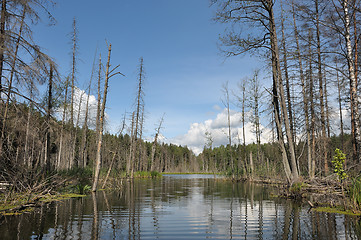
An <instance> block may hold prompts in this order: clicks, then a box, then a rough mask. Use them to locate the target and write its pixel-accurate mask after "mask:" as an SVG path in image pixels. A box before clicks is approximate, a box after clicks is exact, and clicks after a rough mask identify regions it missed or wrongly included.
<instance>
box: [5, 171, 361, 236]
mask: <svg viewBox="0 0 361 240" xmlns="http://www.w3.org/2000/svg"><path fill="white" fill-rule="evenodd" d="M360 236H361V222H360V219H359V218H355V217H349V216H343V215H337V214H327V213H316V212H310V213H308V208H307V207H303V206H301V205H299V204H297V203H294V202H292V201H274V200H272V199H270V196H269V190H268V189H267V188H266V187H264V186H257V185H253V184H244V183H237V184H235V183H230V182H226V181H224V180H222V179H214V178H213V177H212V176H211V177H209V176H208V177H207V178H199V176H198V177H195V176H176V177H170V176H168V177H164V178H163V179H156V180H148V179H138V180H134V181H129V182H124V183H123V188H122V190H121V191H113V192H98V193H97V194H92V195H90V196H88V197H86V198H79V199H71V200H67V201H63V202H56V203H51V204H48V205H44V206H42V207H41V208H40V209H38V211H36V212H34V213H31V214H25V215H21V216H3V217H2V218H1V220H0V239H207V238H209V239H359V237H360Z"/></svg>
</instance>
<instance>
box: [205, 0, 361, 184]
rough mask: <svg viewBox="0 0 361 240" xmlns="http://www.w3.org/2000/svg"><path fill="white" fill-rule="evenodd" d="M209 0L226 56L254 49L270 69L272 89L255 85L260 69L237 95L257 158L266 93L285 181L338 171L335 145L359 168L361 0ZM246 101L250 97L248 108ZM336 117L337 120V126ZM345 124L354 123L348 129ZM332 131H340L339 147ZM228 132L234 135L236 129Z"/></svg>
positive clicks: (247, 161)
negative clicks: (252, 135) (247, 117)
mask: <svg viewBox="0 0 361 240" xmlns="http://www.w3.org/2000/svg"><path fill="white" fill-rule="evenodd" d="M211 2H212V4H213V7H214V8H216V9H217V11H216V13H215V15H214V21H216V22H219V23H222V24H224V26H225V27H226V30H225V32H224V33H223V34H222V36H221V38H220V46H221V51H222V53H223V54H224V55H225V56H227V57H234V56H238V55H243V54H246V53H247V54H252V55H257V56H259V57H260V58H263V59H265V62H266V63H267V66H268V69H269V78H268V79H269V82H270V83H271V84H269V85H271V87H270V88H267V89H264V87H263V89H262V87H261V88H260V87H259V86H257V85H258V84H259V80H258V79H257V78H258V72H257V71H256V72H255V74H254V76H251V77H249V78H248V79H247V80H246V81H242V82H241V83H240V88H239V89H238V90H237V91H236V94H235V95H236V96H235V97H236V99H237V102H238V106H239V109H240V111H241V112H242V115H243V116H244V114H245V112H247V111H250V112H251V115H252V120H251V121H252V123H253V126H254V127H253V128H254V133H255V134H256V136H257V137H256V139H257V140H256V145H257V146H258V147H257V148H258V150H257V153H256V159H258V160H257V161H259V159H261V158H262V159H267V157H264V156H265V155H266V154H265V153H264V152H262V149H261V144H260V141H259V134H260V128H259V126H260V120H259V119H260V117H262V116H264V113H263V114H262V112H261V111H260V109H258V108H260V106H261V104H262V100H261V99H265V98H266V97H268V99H269V102H271V103H272V104H271V109H268V112H267V115H268V116H272V117H271V119H270V122H271V124H270V125H271V126H272V129H273V135H274V142H277V143H278V144H276V145H275V148H274V151H277V154H279V160H278V161H279V162H278V163H281V166H282V168H283V170H282V171H281V172H280V173H283V174H284V175H285V177H286V179H287V180H288V182H294V181H297V179H298V178H299V177H300V175H303V176H304V177H308V178H311V179H312V178H314V177H316V176H328V175H329V174H331V173H333V167H332V163H331V162H332V159H333V155H334V150H335V148H339V149H341V150H342V151H344V152H345V153H347V155H348V158H347V161H346V168H347V169H348V170H350V171H353V172H354V173H356V174H358V173H359V171H360V161H361V153H360V146H361V145H360V144H361V136H360V117H359V111H360V106H359V94H360V89H359V87H358V72H359V69H360V67H359V65H360V60H359V59H360V58H359V55H360V53H359V46H358V45H359V39H360V31H359V26H360V21H361V14H360V13H361V12H360V1H358V0H331V1H325V0H306V1H297V0H279V1H273V0H260V1H247V0H244V1H243V0H240V1H234V0H212V1H211ZM245 85H246V86H247V87H244V86H245ZM225 89H226V88H225ZM245 89H247V91H248V94H245ZM262 94H263V95H262ZM247 95H248V96H247ZM245 96H246V97H245ZM262 96H263V97H262ZM247 101H252V103H253V104H252V106H249V107H248V110H247V106H246V105H247ZM263 103H264V101H263ZM225 106H226V105H225ZM245 108H246V111H245ZM265 111H267V110H265ZM345 112H347V114H345ZM348 113H349V114H348ZM261 115H262V116H261ZM345 117H346V119H347V118H349V120H345ZM335 119H337V121H334V120H335ZM345 121H347V122H345ZM242 122H243V124H244V118H242ZM334 122H339V124H338V123H337V126H334ZM346 125H349V126H351V129H346V127H345V126H346ZM243 126H244V125H243ZM229 128H230V124H229ZM346 133H347V134H346ZM348 133H349V135H348ZM335 136H339V138H337V139H339V140H338V141H337V142H338V144H337V145H335V144H334V142H335V141H333V138H335ZM228 137H229V138H230V139H231V138H232V136H231V134H228ZM242 138H243V139H245V137H244V136H241V139H242ZM243 145H245V144H243ZM244 147H245V146H244ZM228 148H229V152H230V153H229V157H228V165H230V166H231V169H235V166H232V165H234V161H233V160H232V155H231V152H232V146H231V144H229V146H228ZM253 158H254V157H253ZM241 161H242V164H243V165H244V166H247V165H250V157H249V156H248V157H247V155H246V154H243V158H242V160H241ZM260 164H262V165H265V164H266V162H265V161H263V162H260ZM247 171H248V172H250V171H251V170H250V169H248V170H247Z"/></svg>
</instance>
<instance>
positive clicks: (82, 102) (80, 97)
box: [56, 87, 108, 128]
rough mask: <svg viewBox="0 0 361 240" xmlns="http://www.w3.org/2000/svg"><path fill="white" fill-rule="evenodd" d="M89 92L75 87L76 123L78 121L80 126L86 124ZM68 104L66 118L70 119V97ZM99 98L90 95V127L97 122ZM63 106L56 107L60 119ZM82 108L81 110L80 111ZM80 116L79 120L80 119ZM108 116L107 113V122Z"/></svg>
mask: <svg viewBox="0 0 361 240" xmlns="http://www.w3.org/2000/svg"><path fill="white" fill-rule="evenodd" d="M87 98H88V94H87V93H86V92H85V91H84V90H82V89H80V88H77V87H75V88H74V107H73V109H74V110H73V112H74V125H75V124H76V123H77V122H78V125H79V126H82V125H83V124H84V120H85V110H86V103H87ZM67 101H68V106H67V109H66V110H67V111H66V120H67V121H68V120H69V119H70V97H68V99H67ZM97 104H98V102H97V99H96V97H95V96H94V95H89V106H88V127H90V128H94V127H95V122H96V115H97ZM63 109H64V108H63V107H60V108H58V109H56V116H57V118H58V119H62V117H63ZM79 110H80V111H79ZM78 116H79V120H78ZM107 119H108V116H107V114H105V122H107Z"/></svg>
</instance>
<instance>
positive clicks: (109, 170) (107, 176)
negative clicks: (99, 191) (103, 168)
mask: <svg viewBox="0 0 361 240" xmlns="http://www.w3.org/2000/svg"><path fill="white" fill-rule="evenodd" d="M116 155H117V153H116V152H114V153H113V158H112V161H111V162H110V166H109V169H108V172H107V175H106V176H105V179H104V182H103V185H102V188H103V189H104V187H105V184H107V180H108V178H109V175H110V172H111V171H112V168H113V163H114V159H115V156H116Z"/></svg>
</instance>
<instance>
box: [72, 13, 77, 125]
mask: <svg viewBox="0 0 361 240" xmlns="http://www.w3.org/2000/svg"><path fill="white" fill-rule="evenodd" d="M71 40H72V44H73V50H72V68H71V101H70V125H71V127H73V126H74V94H75V92H74V90H75V71H76V69H75V68H76V51H77V43H78V40H77V30H76V20H75V18H74V19H73V32H72V39H71Z"/></svg>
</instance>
